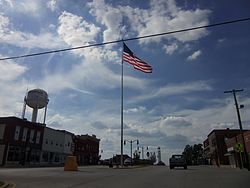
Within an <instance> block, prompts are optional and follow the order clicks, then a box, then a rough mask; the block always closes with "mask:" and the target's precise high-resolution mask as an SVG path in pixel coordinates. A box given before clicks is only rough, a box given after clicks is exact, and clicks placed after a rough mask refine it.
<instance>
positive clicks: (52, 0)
mask: <svg viewBox="0 0 250 188" xmlns="http://www.w3.org/2000/svg"><path fill="white" fill-rule="evenodd" d="M56 3H57V1H56V0H50V1H48V2H47V7H48V8H49V9H50V10H51V11H52V12H54V11H55V10H56Z"/></svg>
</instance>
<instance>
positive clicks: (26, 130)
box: [22, 128, 28, 142]
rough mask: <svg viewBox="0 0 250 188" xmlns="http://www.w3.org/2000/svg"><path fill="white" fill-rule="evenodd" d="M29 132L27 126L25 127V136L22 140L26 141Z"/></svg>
mask: <svg viewBox="0 0 250 188" xmlns="http://www.w3.org/2000/svg"><path fill="white" fill-rule="evenodd" d="M27 132H28V129H27V128H24V129H23V138H22V141H24V142H25V141H26V139H27Z"/></svg>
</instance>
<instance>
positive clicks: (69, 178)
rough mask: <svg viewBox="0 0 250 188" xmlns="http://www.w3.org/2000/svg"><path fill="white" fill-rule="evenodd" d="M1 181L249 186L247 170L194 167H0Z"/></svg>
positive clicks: (88, 186) (96, 186) (87, 187)
mask: <svg viewBox="0 0 250 188" xmlns="http://www.w3.org/2000/svg"><path fill="white" fill-rule="evenodd" d="M0 180H3V181H7V182H13V183H15V184H16V187H17V188H24V187H25V188H28V187H53V188H56V187H84V188H103V187H109V188H120V187H121V188H123V187H124V188H125V187H126V188H128V187H131V188H132V187H138V188H140V187H142V188H147V187H148V188H149V187H150V188H152V187H157V188H159V187H162V188H166V187H170V188H172V187H176V188H179V187H180V188H182V187H192V188H194V187H205V188H206V187H208V188H211V187H212V188H216V187H225V188H236V187H240V188H244V187H246V188H247V187H249V182H250V172H249V171H247V170H240V169H231V168H225V167H221V168H217V167H214V166H194V167H188V169H187V170H184V169H182V168H177V169H174V170H170V169H169V167H166V166H149V167H139V168H127V169H111V168H108V167H104V166H87V167H79V171H75V172H70V171H63V168H62V167H50V168H0Z"/></svg>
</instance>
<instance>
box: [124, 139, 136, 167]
mask: <svg viewBox="0 0 250 188" xmlns="http://www.w3.org/2000/svg"><path fill="white" fill-rule="evenodd" d="M126 142H128V143H130V155H131V161H130V164H131V166H132V159H133V155H132V150H133V142H136V144H137V145H138V144H139V140H124V145H126Z"/></svg>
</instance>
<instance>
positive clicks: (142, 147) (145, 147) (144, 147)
mask: <svg viewBox="0 0 250 188" xmlns="http://www.w3.org/2000/svg"><path fill="white" fill-rule="evenodd" d="M140 148H141V151H142V159H144V149H146V150H148V146H141V147H137V150H140Z"/></svg>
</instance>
